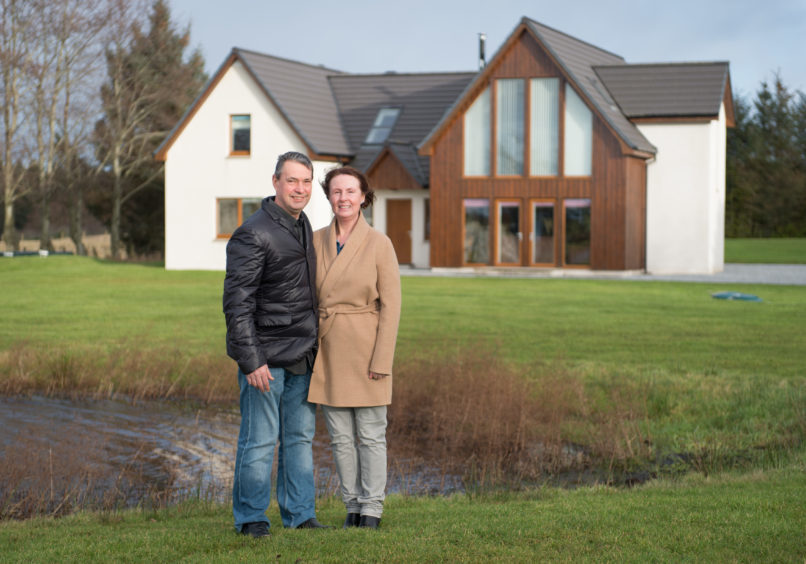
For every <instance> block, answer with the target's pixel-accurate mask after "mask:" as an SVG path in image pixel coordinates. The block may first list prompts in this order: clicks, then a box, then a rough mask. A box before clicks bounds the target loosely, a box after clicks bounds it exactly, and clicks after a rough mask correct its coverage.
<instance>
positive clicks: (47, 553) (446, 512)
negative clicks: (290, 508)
mask: <svg viewBox="0 0 806 564" xmlns="http://www.w3.org/2000/svg"><path fill="white" fill-rule="evenodd" d="M804 506H806V467H805V466H804V460H803V459H801V460H800V461H799V462H798V463H796V464H793V465H791V466H789V467H786V468H781V469H773V470H768V471H765V472H756V473H753V474H749V475H737V474H723V475H720V476H716V477H711V478H702V477H699V476H691V477H689V478H687V479H684V480H680V481H677V482H669V481H661V482H656V483H653V484H651V485H647V486H642V487H639V488H635V489H631V490H618V489H612V488H606V487H596V488H580V489H576V490H560V489H552V488H537V489H534V490H529V491H522V492H511V493H506V492H504V493H500V494H489V495H481V496H473V495H456V496H452V497H450V498H439V497H436V498H434V497H423V498H410V497H401V496H397V495H395V496H390V497H389V498H388V499H387V503H386V507H385V512H384V518H383V521H382V524H381V529H380V530H379V531H366V530H359V529H352V530H347V531H345V530H342V529H339V528H336V529H335V530H329V531H296V530H284V529H282V528H280V527H279V526H278V524H279V523H280V519H279V511H278V509H277V507H276V505H272V507H271V508H270V509H269V512H268V515H269V518H270V519H271V521H272V523H273V524H274V525H273V527H272V532H273V535H272V537H271V538H269V539H260V540H255V539H249V538H245V537H242V536H241V535H238V534H236V533H235V532H234V530H233V529H232V525H231V517H232V516H231V512H230V509H229V508H228V507H222V506H219V505H214V504H208V503H202V502H195V503H194V502H188V503H185V504H183V505H180V506H178V507H172V508H169V509H164V510H159V511H149V510H130V511H122V512H106V513H100V514H96V513H82V514H78V515H73V516H68V517H65V518H62V519H57V520H54V519H44V518H37V519H32V520H30V521H26V522H3V523H0V550H2V554H0V560H2V561H3V562H110V561H114V562H176V561H193V562H197V561H205V562H245V561H255V562H258V561H278V562H347V561H349V562H448V561H449V562H490V561H500V562H545V561H550V562H556V561H574V562H578V561H582V562H681V561H695V562H801V561H803V558H804V557H806V537H804V535H803V531H804V530H806V512H804V511H803V508H804ZM318 516H319V519H320V520H321V521H323V522H325V523H328V524H332V525H339V524H340V523H341V521H342V520H343V518H344V516H343V508H342V507H341V503H340V502H337V501H335V500H334V499H326V500H322V501H320V503H319V508H318Z"/></svg>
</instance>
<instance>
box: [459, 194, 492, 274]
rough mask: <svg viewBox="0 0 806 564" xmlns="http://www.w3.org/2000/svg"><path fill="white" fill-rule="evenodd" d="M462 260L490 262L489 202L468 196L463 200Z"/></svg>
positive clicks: (480, 262) (469, 262)
mask: <svg viewBox="0 0 806 564" xmlns="http://www.w3.org/2000/svg"><path fill="white" fill-rule="evenodd" d="M463 204H464V262H465V264H489V263H490V202H489V200H486V199H480V198H479V199H476V198H468V199H465V200H464V202H463Z"/></svg>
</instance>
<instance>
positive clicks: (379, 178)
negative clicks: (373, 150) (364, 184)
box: [367, 152, 423, 190]
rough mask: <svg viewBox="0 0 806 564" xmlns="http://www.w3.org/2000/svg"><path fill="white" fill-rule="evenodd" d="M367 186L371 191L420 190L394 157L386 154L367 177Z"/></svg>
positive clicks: (418, 185) (417, 184)
mask: <svg viewBox="0 0 806 564" xmlns="http://www.w3.org/2000/svg"><path fill="white" fill-rule="evenodd" d="M367 180H369V185H370V186H371V187H372V189H373V190H420V189H423V187H422V186H420V184H419V183H418V182H417V181H416V180H414V178H412V176H411V174H409V172H408V171H407V170H406V168H405V167H404V166H403V165H402V164H401V163H400V161H399V160H398V159H397V158H396V157H394V156H393V155H392V154H391V153H389V152H387V153H386V154H385V155H383V156H382V157H381V159H380V161H379V162H378V164H376V165H375V166H374V167H372V170H371V171H370V173H369V174H368V175H367Z"/></svg>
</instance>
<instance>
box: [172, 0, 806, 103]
mask: <svg viewBox="0 0 806 564" xmlns="http://www.w3.org/2000/svg"><path fill="white" fill-rule="evenodd" d="M168 3H169V5H170V6H171V13H172V17H173V20H174V21H175V22H176V23H177V24H178V25H179V26H181V27H184V26H187V25H189V26H190V43H191V45H190V46H191V48H198V49H199V50H200V51H201V53H202V55H203V56H204V59H205V63H206V68H207V72H208V74H210V75H212V74H213V73H214V72H215V71H216V69H218V67H219V66H220V65H221V64H222V63H223V62H224V60H225V59H226V57H227V55H228V54H229V53H230V51H231V50H232V48H233V47H241V48H244V49H250V50H253V51H257V52H260V53H265V54H268V55H274V56H277V57H282V58H286V59H292V60H295V61H300V62H303V63H309V64H315V65H324V66H326V67H329V68H332V69H336V70H341V71H346V72H350V73H358V74H365V73H370V74H371V73H383V72H387V71H396V72H399V73H405V72H446V71H473V70H476V69H478V52H479V49H478V42H479V38H478V34H479V33H485V34H486V36H487V40H486V54H487V60H490V59H491V58H492V57H493V56H494V54H495V53H496V52H497V51H498V49H499V47H500V46H501V44H502V43H503V42H504V41H505V40H506V38H507V37H508V36H509V35H510V34H511V33H512V31H513V30H514V29H515V28H516V27H517V26H518V24H519V23H520V20H521V18H522V17H523V16H526V17H528V18H531V19H533V20H536V21H538V22H540V23H542V24H544V25H547V26H549V27H552V28H554V29H556V30H559V31H561V32H563V33H566V34H568V35H571V36H573V37H576V38H577V39H581V40H583V41H586V42H588V43H591V44H593V45H595V46H597V47H599V48H602V49H605V50H607V51H610V52H612V53H615V54H617V55H620V56H621V57H623V58H624V59H625V60H626V61H627V62H628V63H647V62H650V63H654V62H690V61H728V62H729V63H730V74H731V83H732V87H733V92H734V94H739V95H741V96H743V97H745V98H747V99H751V98H753V97H754V96H755V94H756V92H757V91H758V90H759V88H760V86H761V83H762V81H767V82H772V81H773V80H774V77H775V73H779V74H780V77H781V78H782V80H783V83H784V84H785V85H786V86H787V87H788V88H789V89H790V90H792V91H794V90H800V91H801V92H806V56H805V55H806V0H666V1H662V0H660V1H659V0H554V1H552V2H546V1H541V0H531V1H526V0H487V1H485V2H482V1H478V0H398V1H396V2H394V1H384V0H340V1H338V2H335V1H333V0H300V1H297V2H294V1H283V2H279V1H272V0H228V1H224V0H168Z"/></svg>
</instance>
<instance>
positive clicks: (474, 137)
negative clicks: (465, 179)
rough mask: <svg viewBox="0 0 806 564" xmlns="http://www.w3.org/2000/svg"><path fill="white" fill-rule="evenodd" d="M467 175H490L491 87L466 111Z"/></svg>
mask: <svg viewBox="0 0 806 564" xmlns="http://www.w3.org/2000/svg"><path fill="white" fill-rule="evenodd" d="M464 126H465V127H464V142H465V176H489V175H490V89H489V88H485V89H484V92H482V93H481V94H480V95H479V97H478V98H476V100H475V101H474V102H473V105H472V106H470V108H469V109H468V110H467V112H465V123H464Z"/></svg>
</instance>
